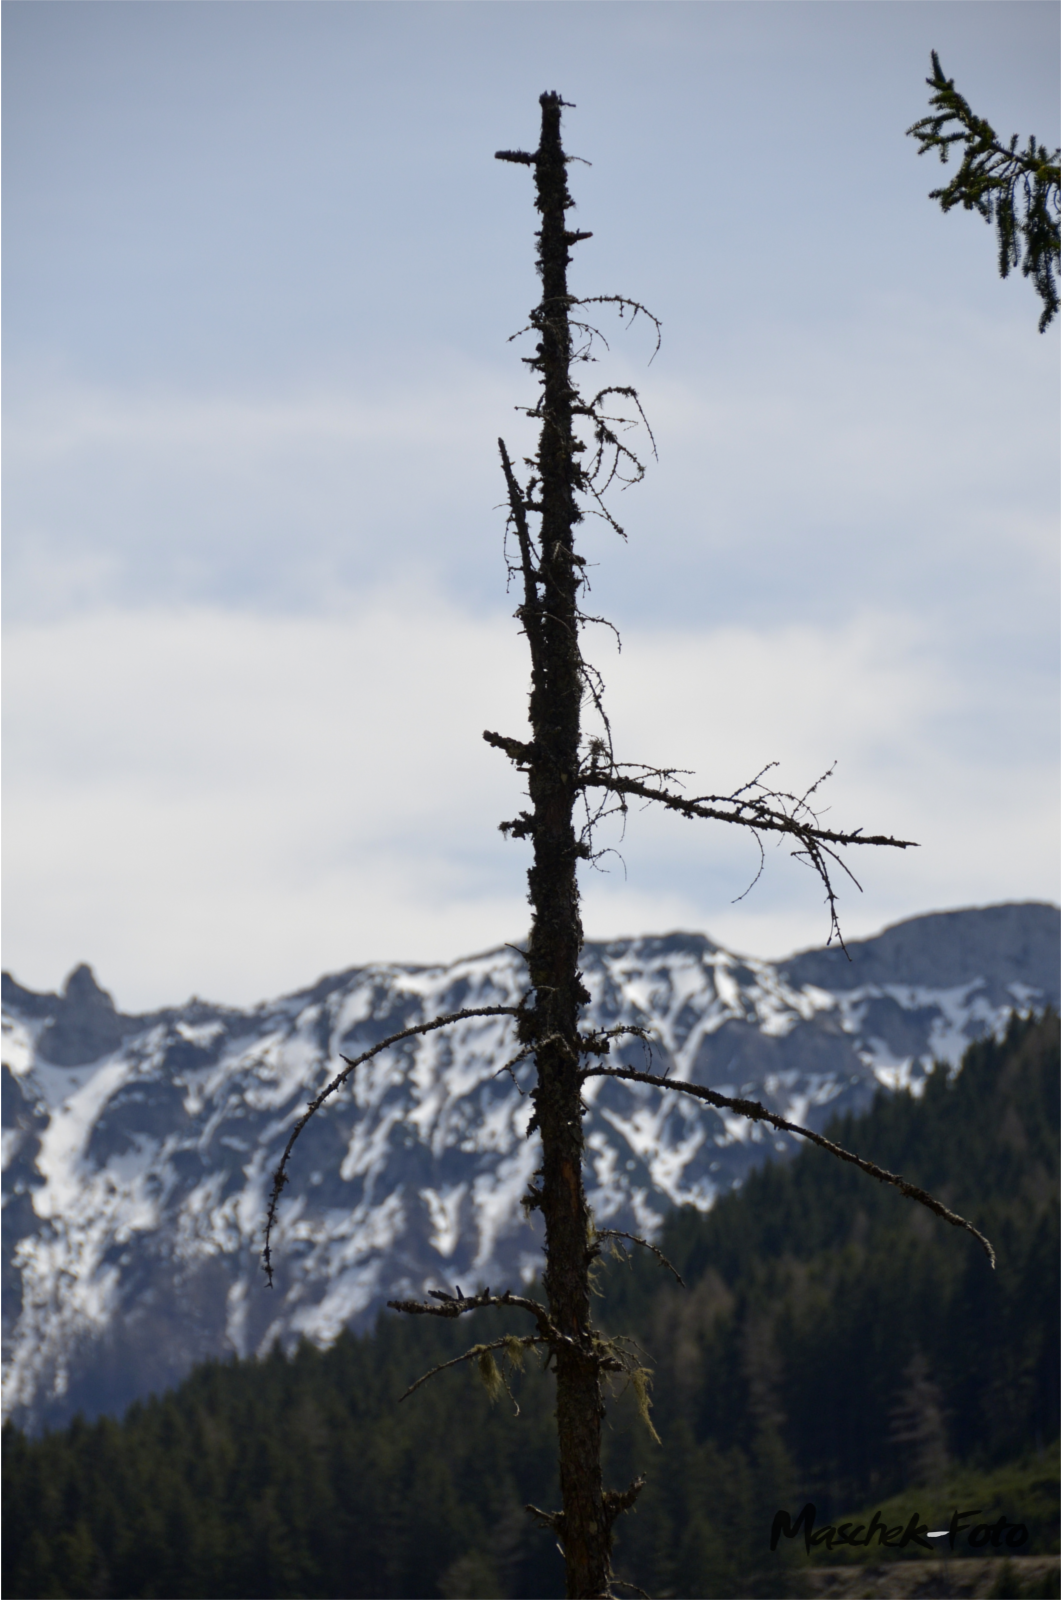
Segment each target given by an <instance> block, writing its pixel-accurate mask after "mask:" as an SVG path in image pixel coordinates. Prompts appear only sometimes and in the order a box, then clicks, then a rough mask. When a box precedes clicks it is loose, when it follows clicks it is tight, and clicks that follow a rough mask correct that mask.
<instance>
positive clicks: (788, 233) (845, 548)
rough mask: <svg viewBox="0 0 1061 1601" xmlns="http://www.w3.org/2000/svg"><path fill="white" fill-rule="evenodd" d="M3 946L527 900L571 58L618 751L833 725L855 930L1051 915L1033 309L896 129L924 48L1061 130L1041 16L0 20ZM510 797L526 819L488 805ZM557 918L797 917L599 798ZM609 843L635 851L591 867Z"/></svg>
mask: <svg viewBox="0 0 1061 1601" xmlns="http://www.w3.org/2000/svg"><path fill="white" fill-rule="evenodd" d="M4 13H5V47H6V48H5V54H4V74H5V135H6V137H5V146H4V165H5V201H6V224H7V228H6V235H5V243H6V253H5V289H6V296H5V310H6V321H5V334H6V370H7V382H6V412H7V418H6V432H5V440H6V514H7V515H6V576H7V583H6V586H5V606H6V613H7V624H6V697H7V711H6V721H7V757H8V764H7V786H6V789H7V799H6V806H7V828H6V832H5V838H6V856H7V862H6V877H7V898H6V907H5V917H6V925H5V934H6V946H5V963H6V965H7V966H9V967H11V968H12V969H13V970H14V971H15V973H16V975H17V976H18V977H19V978H20V979H21V981H22V982H24V983H29V984H33V985H35V986H38V987H53V986H55V985H56V984H57V983H59V982H60V981H61V979H62V977H63V975H64V973H65V972H66V971H67V970H68V968H69V967H70V966H71V965H73V963H74V962H76V961H79V960H88V961H90V962H92V963H93V964H94V965H95V967H96V969H97V971H98V974H99V976H100V979H101V981H102V982H104V983H105V984H107V985H108V986H109V987H111V988H112V989H113V991H114V993H115V995H116V998H117V1000H118V1001H119V1003H120V1004H121V1005H123V1006H126V1007H129V1008H133V1007H141V1006H148V1005H153V1004H160V1003H163V1002H165V1001H172V1000H176V999H179V998H181V997H182V996H184V995H186V994H187V993H189V992H191V991H196V992H198V993H201V994H207V995H210V996H212V997H215V998H218V999H227V1000H232V1001H251V1000H254V999H256V998H258V997H260V996H262V995H265V994H268V993H270V992H275V991H277V990H280V989H284V988H292V987H294V986H295V985H297V984H300V983H304V982H309V981H311V980H312V979H313V978H315V977H316V976H317V975H318V974H319V973H320V972H322V971H324V970H327V969H335V968H339V967H343V966H347V965H350V964H352V963H354V962H360V961H367V960H373V959H395V960H419V961H431V960H436V959H442V958H448V957H452V956H456V955H458V954H460V953H462V952H467V951H470V950H473V949H481V948H484V947H486V946H489V945H491V944H494V943H498V942H500V941H502V940H506V939H515V938H518V937H519V936H520V935H521V934H522V932H523V931H524V929H525V926H526V918H527V911H526V906H525V901H524V880H523V874H524V871H525V866H526V858H525V847H524V846H523V845H520V844H505V843H504V841H503V840H502V839H501V838H500V836H499V835H498V834H497V832H496V823H497V821H498V820H499V819H500V818H502V817H507V816H511V815H512V814H513V809H514V802H515V801H516V798H517V793H518V791H517V789H516V785H515V780H514V778H513V776H512V774H511V773H510V771H509V770H508V767H507V764H506V763H505V762H504V761H503V759H502V758H500V757H498V756H497V755H496V753H494V752H491V751H489V750H487V749H486V748H485V747H484V746H482V743H481V741H480V739H479V734H480V730H481V729H482V728H483V727H485V726H490V727H500V728H503V729H507V730H510V731H511V732H513V733H518V732H519V729H520V728H521V726H522V720H523V709H524V705H525V687H524V685H525V663H524V659H523V652H522V645H521V641H520V640H519V639H518V637H517V634H516V625H515V624H514V623H513V621H512V618H511V611H512V607H513V604H514V600H513V598H512V597H510V596H507V595H506V593H505V575H504V566H503V562H502V556H501V529H502V516H501V514H500V512H499V511H498V503H499V501H500V494H501V491H500V484H499V475H498V471H497V463H496V446H495V441H496V438H497V435H498V433H499V432H504V433H505V434H506V436H507V437H508V438H509V439H510V442H511V443H512V445H513V446H514V447H517V448H518V446H519V445H520V444H521V443H523V442H524V441H525V440H526V437H527V436H526V434H525V432H524V431H523V426H524V425H522V424H521V422H520V419H519V417H518V415H517V414H516V413H515V411H514V409H513V408H514V407H515V406H517V405H519V404H520V403H521V402H525V401H527V400H528V398H529V390H528V387H527V380H526V370H525V369H524V368H522V367H521V365H520V362H519V353H520V352H519V347H518V345H513V344H509V343H508V342H507V341H508V336H509V334H510V333H512V332H513V331H514V330H516V329H517V328H519V327H521V326H522V324H523V322H524V320H525V314H526V311H527V309H528V307H529V306H530V305H531V304H532V303H533V301H534V299H535V297H536V280H535V276H534V272H533V231H534V225H535V219H534V212H533V210H532V207H531V204H530V198H531V191H530V180H529V178H528V176H527V174H526V173H525V172H523V171H522V170H521V169H515V168H512V167H510V166H505V165H502V164H501V163H497V162H495V161H493V159H492V155H493V151H494V150H495V149H497V148H501V147H508V146H513V145H523V146H525V147H527V146H532V145H533V143H534V140H535V135H536V121H537V97H538V95H539V93H540V92H541V91H542V89H545V88H557V89H559V90H560V91H561V92H562V93H563V94H564V96H565V98H566V99H568V100H571V101H574V102H575V103H576V107H577V109H575V110H573V111H571V112H569V113H568V114H567V120H566V131H567V145H568V149H569V150H571V151H572V152H575V153H578V154H580V155H583V156H584V157H585V158H586V159H587V161H589V162H591V163H592V165H590V166H577V167H575V168H574V169H573V187H574V190H575V193H576V197H577V199H578V203H579V210H578V214H577V215H578V221H579V225H580V226H581V227H584V228H589V229H592V230H593V234H594V237H593V239H592V240H591V241H589V242H588V243H587V244H584V245H582V246H580V247H579V250H578V253H577V261H576V266H575V269H574V274H573V277H574V283H575V286H576V288H577V289H578V290H579V291H580V292H585V293H615V292H623V293H626V294H630V295H633V296H635V297H637V298H639V299H641V300H643V301H645V302H646V303H647V304H649V305H650V306H651V307H652V309H653V310H654V311H655V312H656V313H657V314H658V315H659V316H660V317H661V319H662V321H663V333H664V342H663V348H662V350H661V352H660V354H659V355H658V356H657V357H656V359H655V361H654V362H653V363H652V364H651V366H649V365H648V358H649V356H650V354H651V342H650V341H649V340H648V338H647V337H646V335H645V334H644V333H643V332H642V331H641V330H640V329H639V328H637V327H635V328H634V329H633V330H630V331H627V330H624V329H622V328H620V327H618V326H617V327H616V329H615V336H614V338H612V340H611V344H612V354H611V356H610V357H609V358H608V359H607V360H606V361H604V362H602V365H601V368H600V372H601V374H602V379H601V381H602V382H605V381H607V382H618V383H628V382H636V383H638V384H639V386H640V388H641V390H642V394H643V397H644V400H645V404H646V408H647V410H648V412H649V415H650V417H651V420H652V424H653V428H654V431H655V433H656V437H657V440H658V443H659V462H658V464H655V463H654V464H653V465H652V467H651V470H650V473H649V475H648V478H647V479H646V482H645V483H644V484H643V485H642V486H641V487H639V488H638V489H636V490H634V491H631V492H630V493H629V494H627V495H625V496H624V497H623V499H622V504H621V507H620V508H618V509H619V510H620V512H621V520H622V521H623V522H624V524H625V526H626V527H627V530H628V532H629V536H630V537H629V542H628V544H626V545H623V544H620V543H619V542H618V541H616V540H615V539H614V537H612V536H610V535H608V534H607V533H606V532H605V531H604V530H602V529H589V530H588V531H587V534H586V540H585V546H584V548H585V550H586V553H587V555H588V556H589V557H590V559H591V560H592V561H593V562H595V563H597V564H598V565H597V566H595V568H594V569H593V583H594V600H595V603H596V604H597V606H598V607H599V608H600V610H601V611H603V612H605V613H606V614H607V615H609V616H610V617H612V618H613V619H614V620H615V621H616V622H617V623H618V624H619V626H620V628H621V630H622V633H623V640H624V649H623V653H622V655H621V656H618V657H617V656H616V654H615V651H614V647H613V646H612V645H611V644H610V643H609V641H608V639H607V637H606V636H602V638H601V640H600V642H599V648H598V649H597V653H596V654H597V660H598V662H599V665H600V666H601V668H602V670H603V671H604V674H605V678H606V680H607V682H608V684H609V689H610V705H611V708H612V712H613V717H614V721H615V724H616V729H617V733H618V736H619V742H620V745H621V747H622V749H621V754H624V755H626V756H627V757H628V758H629V759H644V760H646V761H658V762H661V763H662V762H666V763H673V764H675V765H680V766H688V767H690V768H694V769H695V770H696V773H697V783H698V786H699V787H703V788H710V789H714V790H721V789H725V788H728V787H730V786H732V785H735V784H737V783H739V782H741V781H742V780H743V779H744V778H746V777H748V776H750V775H751V773H753V772H755V771H757V770H758V768H759V767H761V766H762V765H763V763H764V762H766V761H770V760H773V759H778V760H779V761H781V763H782V767H781V772H782V777H783V779H784V780H785V781H787V783H788V784H790V785H791V787H793V788H796V787H800V786H804V785H806V784H807V783H809V782H810V781H811V780H812V779H813V778H815V777H816V776H817V775H818V773H819V772H821V771H822V770H824V768H826V767H828V766H829V765H830V764H831V763H832V762H833V761H836V762H837V768H836V773H835V776H834V778H833V779H832V780H831V783H830V790H829V797H830V803H831V806H832V810H831V811H830V813H829V817H830V820H831V821H832V822H834V823H838V824H845V825H850V826H857V825H859V824H863V825H865V826H866V827H867V829H873V830H877V829H880V830H883V831H895V832H898V833H901V834H905V835H907V836H908V837H912V838H915V839H918V840H920V841H922V846H921V849H920V850H918V851H917V852H910V853H906V855H905V856H903V857H893V856H891V855H890V854H889V857H888V859H884V858H883V857H882V856H880V855H875V856H874V858H873V859H872V860H865V859H863V860H862V861H860V862H859V863H858V864H854V865H856V870H859V876H860V879H861V880H862V883H863V885H864V893H863V894H862V895H858V894H856V893H854V892H853V891H852V893H851V895H850V896H848V897H846V898H845V902H844V910H845V913H846V916H845V929H846V930H847V931H848V932H850V933H852V934H857V933H861V932H870V931H873V930H875V929H877V928H879V927H881V926H882V925H883V924H884V923H886V922H888V921H894V920H895V919H897V918H899V917H902V916H907V915H912V914H914V913H916V912H920V911H927V910H932V909H935V908H938V907H945V906H956V905H967V904H973V903H982V902H985V901H990V900H1000V899H1011V898H1012V899H1031V898H1043V899H1056V897H1057V849H1056V828H1055V822H1054V819H1055V816H1056V798H1057V749H1056V739H1055V733H1054V730H1055V729H1056V726H1057V715H1056V712H1057V708H1056V676H1057V675H1056V646H1057V640H1056V613H1057V606H1056V599H1057V577H1056V519H1057V490H1056V483H1057V443H1056V441H1057V421H1058V418H1057V398H1056V369H1057V343H1056V330H1051V331H1050V332H1049V333H1048V334H1047V335H1046V336H1045V337H1043V336H1040V335H1039V334H1038V333H1037V332H1036V320H1037V313H1038V302H1037V301H1036V299H1035V296H1034V294H1033V292H1032V290H1031V289H1030V287H1029V286H1028V284H1027V283H1026V282H1024V280H1022V279H1020V278H1019V277H1018V278H1015V279H1014V278H1011V279H1010V281H1008V282H1006V283H1002V282H1001V281H1000V280H999V279H998V276H997V270H996V266H995V258H994V243H993V238H992V235H991V233H990V232H989V230H988V229H987V227H986V226H985V225H984V224H983V223H982V222H980V221H979V220H978V219H977V218H975V217H971V216H967V215H964V214H960V215H959V214H952V215H951V216H949V217H946V218H944V217H943V216H941V214H940V212H939V210H938V207H936V206H935V205H934V204H931V203H930V202H929V201H928V200H927V198H926V196H927V191H928V189H929V188H931V187H934V186H935V185H936V184H937V183H939V182H940V181H941V177H942V173H941V169H940V168H939V166H938V164H937V163H936V162H935V161H934V159H933V161H932V162H931V163H930V162H929V160H928V158H923V159H921V160H918V159H917V156H916V150H915V145H914V143H913V141H912V140H909V139H905V138H904V137H903V132H904V129H905V128H906V127H907V126H908V125H909V124H910V123H911V122H912V121H913V120H914V119H915V118H916V117H917V116H918V115H920V114H922V112H923V110H924V108H925V105H926V101H927V94H928V91H927V89H926V88H925V85H924V78H925V75H926V73H927V71H928V68H929V51H930V50H931V49H932V48H933V47H935V48H936V49H938V50H939V51H940V53H941V56H942V59H943V63H944V66H945V68H946V70H947V71H948V72H949V73H951V74H953V75H954V76H955V77H956V79H957V82H958V85H959V87H960V88H961V89H962V90H963V91H964V92H965V93H966V94H967V95H968V97H969V98H970V99H971V101H972V103H973V104H974V106H975V107H976V108H977V109H978V110H979V111H980V112H981V113H982V114H983V115H985V116H987V117H989V118H990V119H991V120H992V121H993V122H994V124H995V126H996V128H997V129H998V131H999V132H1000V133H1001V134H1003V135H1004V136H1008V135H1009V134H1010V133H1011V132H1018V131H1019V132H1020V133H1021V135H1022V136H1024V135H1026V134H1028V133H1035V134H1036V135H1037V136H1038V137H1039V138H1041V139H1043V140H1045V141H1047V142H1048V143H1051V144H1053V143H1057V142H1058V92H1057V73H1056V61H1057V46H1058V32H1059V26H1058V20H1059V13H1058V10H1057V8H1056V7H1055V6H1054V5H1052V4H1039V3H1034V4H1023V3H1020V0H1016V3H1013V0H1006V3H1002V4H992V3H990V0H987V3H975V4H969V5H966V4H963V3H960V0H958V3H946V4H941V5H936V4H916V3H913V4H903V3H892V0H884V3H874V0H869V3H864V4H855V3H847V0H835V3H826V4H818V3H811V4H804V3H801V0H788V3H783V4H772V3H770V0H765V3H752V0H746V3H738V4H730V3H726V0H722V3H696V0H693V3H681V4H671V3H669V0H652V3H649V4H642V3H638V0H633V3H625V4H622V3H621V4H613V3H611V0H591V3H563V0H561V3H530V4H525V3H522V0H514V3H499V0H486V3H476V4H450V3H447V0H438V3H430V4H419V3H402V0H393V3H384V4H374V3H366V4H347V3H342V0H339V3H333V4H316V3H314V0H299V3H295V4H287V3H283V0H280V3H268V4H259V3H256V0H247V3H239V4H229V3H225V0H215V3H208V4H197V5H187V4H170V3H167V0H161V3H155V4H144V3H132V4H124V3H121V4H96V3H94V0H78V3H76V4H67V3H64V0H53V3H50V4H47V5H44V4H36V3H30V4H27V3H21V0H13V3H12V0H9V3H8V4H6V5H5V8H4ZM516 809H518V806H517V807H516ZM613 843H615V844H616V845H617V846H619V848H620V849H621V853H622V861H620V860H619V858H618V857H611V858H608V861H609V862H610V864H611V871H610V872H609V873H607V874H606V875H599V874H590V875H588V877H587V882H586V886H585V887H586V906H585V923H586V929H587V933H588V934H589V935H590V936H591V937H605V936H611V935H616V934H622V933H641V932H647V931H649V930H662V929H666V928H671V927H676V926H681V927H692V928H699V929H704V930H706V931H707V932H709V933H710V934H712V935H713V936H714V937H715V938H717V939H719V940H721V941H723V942H725V943H728V944H731V945H734V946H736V947H737V948H740V949H744V950H746V951H749V952H751V953H753V954H759V955H765V956H777V955H781V954H784V953H785V952H786V951H788V950H791V949H794V948H797V947H799V946H806V945H811V944H815V943H818V942H819V940H821V939H824V937H825V934H826V932H827V924H826V920H825V916H824V912H823V909H822V907H821V904H820V895H819V893H818V890H817V886H816V884H815V883H814V881H813V880H812V878H811V875H810V874H809V873H807V872H806V870H805V869H803V868H801V867H800V865H799V864H798V863H793V862H791V861H790V860H789V859H788V858H787V857H786V856H785V855H784V854H783V853H777V852H770V853H768V864H767V866H768V870H767V873H766V875H765V876H764V878H763V879H762V880H761V881H760V883H759V884H758V885H757V887H756V888H755V890H754V891H753V892H752V894H751V895H750V896H749V897H748V898H747V899H745V900H742V901H739V902H737V903H736V904H734V897H735V896H737V895H739V894H740V892H741V890H742V889H743V888H744V887H745V884H746V882H747V879H748V878H749V877H750V876H751V872H752V871H753V870H754V859H753V857H754V853H753V850H752V848H751V846H750V844H749V842H747V841H744V840H741V839H737V838H734V837H733V832H732V831H729V830H726V829H724V828H722V827H721V826H719V827H716V828H713V829H712V828H710V827H706V826H705V828H704V829H703V831H702V832H700V833H696V832H695V831H694V830H693V829H692V828H691V827H690V826H689V825H687V824H683V823H680V822H677V821H676V820H674V819H669V818H658V819H657V818H653V817H651V816H648V815H644V816H642V815H634V816H633V817H631V819H630V823H629V826H628V828H627V832H626V837H625V839H624V840H623V841H622V842H621V845H620V842H619V841H618V840H615V841H613ZM624 863H625V868H624V865H623V864H624Z"/></svg>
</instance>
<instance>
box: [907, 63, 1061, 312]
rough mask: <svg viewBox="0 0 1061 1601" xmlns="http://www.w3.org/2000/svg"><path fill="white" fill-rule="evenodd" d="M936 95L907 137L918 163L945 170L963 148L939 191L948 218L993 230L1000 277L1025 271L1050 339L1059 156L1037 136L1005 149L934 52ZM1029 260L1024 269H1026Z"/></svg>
mask: <svg viewBox="0 0 1061 1601" xmlns="http://www.w3.org/2000/svg"><path fill="white" fill-rule="evenodd" d="M925 82H926V83H927V84H928V86H929V88H930V89H931V90H932V94H931V96H930V98H929V104H930V105H931V106H934V107H935V108H936V109H935V113H934V114H933V115H930V116H927V117H921V118H919V120H918V121H917V122H915V123H914V124H913V125H912V126H911V127H909V128H907V130H906V132H907V134H908V135H909V136H910V137H911V138H914V139H917V140H918V141H919V145H918V151H917V153H918V155H919V156H923V155H925V154H926V153H927V152H928V151H930V150H935V151H936V153H937V154H938V156H939V159H940V161H942V162H944V163H946V162H947V161H948V159H949V156H950V151H951V146H952V145H958V146H961V147H963V148H962V152H961V157H962V159H961V166H960V167H959V169H958V171H957V172H956V173H955V175H954V177H953V178H952V179H951V181H950V183H948V184H947V185H946V186H945V187H944V188H942V189H933V190H932V191H931V192H930V194H929V199H930V200H938V201H939V203H940V207H941V209H942V210H943V211H944V212H947V211H950V210H951V209H952V208H953V207H954V206H957V205H961V206H962V207H964V209H965V210H966V211H975V212H977V213H978V214H979V215H980V216H981V217H983V219H984V221H985V222H987V223H991V222H994V224H995V233H996V238H997V242H998V270H999V273H1000V274H1001V276H1002V277H1003V278H1008V277H1009V273H1010V269H1011V267H1018V266H1019V267H1020V269H1021V272H1022V273H1023V275H1024V276H1025V277H1026V278H1030V279H1031V280H1032V283H1033V285H1034V287H1035V292H1036V294H1037V295H1038V296H1039V299H1040V300H1041V301H1042V305H1043V310H1042V315H1041V316H1040V318H1039V332H1040V333H1045V331H1046V329H1047V327H1048V325H1049V324H1050V323H1051V322H1052V321H1053V318H1054V316H1055V315H1056V313H1057V309H1058V293H1057V283H1056V274H1057V269H1058V261H1059V258H1061V228H1059V221H1061V166H1059V165H1058V162H1059V160H1061V150H1053V151H1049V150H1047V148H1046V146H1045V145H1041V144H1039V143H1038V142H1037V141H1036V139H1035V136H1034V135H1032V136H1031V138H1029V140H1028V143H1027V145H1026V147H1025V148H1024V149H1023V150H1018V148H1017V135H1016V134H1014V135H1013V136H1012V138H1011V139H1010V141H1009V144H1008V145H1006V144H1003V143H1002V141H1001V140H1000V139H999V137H998V135H997V134H996V133H995V130H994V128H992V126H991V124H990V123H989V122H988V121H987V120H986V119H985V118H984V117H978V116H977V115H976V113H975V112H974V111H973V109H972V107H971V106H970V105H969V102H968V101H967V100H966V99H965V97H964V96H963V95H961V94H959V93H958V91H957V89H956V88H955V87H954V79H953V78H948V77H947V76H946V75H945V73H944V71H943V68H942V67H941V66H940V62H939V56H938V55H937V54H936V52H935V50H933V52H932V76H931V78H926V79H925ZM1022 257H1023V261H1022Z"/></svg>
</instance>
